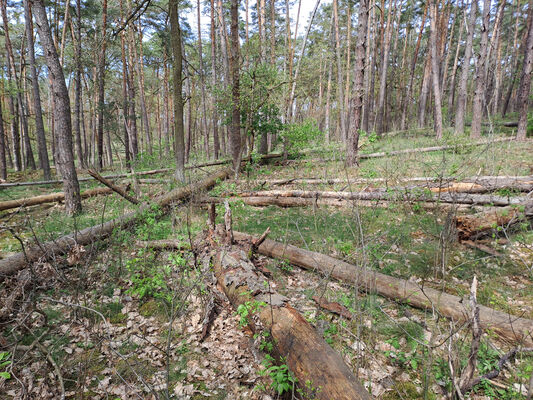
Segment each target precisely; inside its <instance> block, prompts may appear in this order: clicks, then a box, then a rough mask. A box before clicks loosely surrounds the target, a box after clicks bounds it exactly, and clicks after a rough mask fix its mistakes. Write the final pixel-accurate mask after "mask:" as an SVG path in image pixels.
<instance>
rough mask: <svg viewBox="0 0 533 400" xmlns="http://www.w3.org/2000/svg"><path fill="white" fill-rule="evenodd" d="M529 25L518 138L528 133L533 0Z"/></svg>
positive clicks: (522, 78)
mask: <svg viewBox="0 0 533 400" xmlns="http://www.w3.org/2000/svg"><path fill="white" fill-rule="evenodd" d="M528 26H529V28H528V33H527V40H526V46H525V47H524V66H523V68H522V76H521V78H520V86H519V88H518V115H519V119H518V130H517V133H516V139H517V140H526V135H527V112H528V104H529V95H530V89H531V75H532V71H533V0H529V15H528Z"/></svg>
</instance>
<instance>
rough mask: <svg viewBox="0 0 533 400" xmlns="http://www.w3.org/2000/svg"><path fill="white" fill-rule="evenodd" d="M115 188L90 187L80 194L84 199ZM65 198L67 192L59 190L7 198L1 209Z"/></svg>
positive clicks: (1, 203)
mask: <svg viewBox="0 0 533 400" xmlns="http://www.w3.org/2000/svg"><path fill="white" fill-rule="evenodd" d="M111 193H113V190H112V189H110V188H96V189H89V190H86V191H85V192H81V193H80V196H81V198H82V199H87V198H89V197H94V196H100V195H104V194H111ZM63 200H65V193H63V192H57V193H51V194H43V195H41V196H35V197H28V198H25V199H16V200H6V201H1V202H0V211H3V210H9V209H12V208H17V207H30V206H35V205H38V204H44V203H56V202H59V201H63Z"/></svg>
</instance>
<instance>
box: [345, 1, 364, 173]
mask: <svg viewBox="0 0 533 400" xmlns="http://www.w3.org/2000/svg"><path fill="white" fill-rule="evenodd" d="M368 3H369V0H361V1H360V2H359V18H358V22H357V23H358V28H357V44H356V48H355V68H354V82H353V84H354V86H353V93H354V95H353V97H352V100H351V102H352V112H351V123H350V134H349V135H348V143H347V147H346V149H347V153H346V164H347V165H348V166H354V165H356V164H357V153H358V148H359V133H360V127H361V117H362V111H363V100H364V86H365V61H366V42H367V37H366V35H367V30H368V27H367V24H368Z"/></svg>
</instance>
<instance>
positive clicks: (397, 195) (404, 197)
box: [235, 190, 527, 206]
mask: <svg viewBox="0 0 533 400" xmlns="http://www.w3.org/2000/svg"><path fill="white" fill-rule="evenodd" d="M235 195H236V197H241V198H244V197H296V198H309V199H320V198H327V199H341V200H386V201H413V202H416V201H425V202H439V203H452V204H478V205H494V206H509V205H512V204H522V203H525V202H526V201H527V197H524V196H516V197H505V196H497V195H491V194H469V193H438V194H432V193H431V194H429V193H424V192H423V191H421V190H397V191H385V190H380V191H374V192H331V191H311V190H265V191H258V192H242V193H236V194H235Z"/></svg>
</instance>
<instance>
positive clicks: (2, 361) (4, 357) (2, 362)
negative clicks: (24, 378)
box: [0, 351, 11, 380]
mask: <svg viewBox="0 0 533 400" xmlns="http://www.w3.org/2000/svg"><path fill="white" fill-rule="evenodd" d="M10 357H11V354H10V353H9V352H7V351H2V352H0V378H4V379H5V380H8V379H11V374H10V373H9V372H7V371H6V370H5V369H6V367H7V366H8V365H10V364H11V361H10V360H9V358H10ZM2 370H3V371H2Z"/></svg>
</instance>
